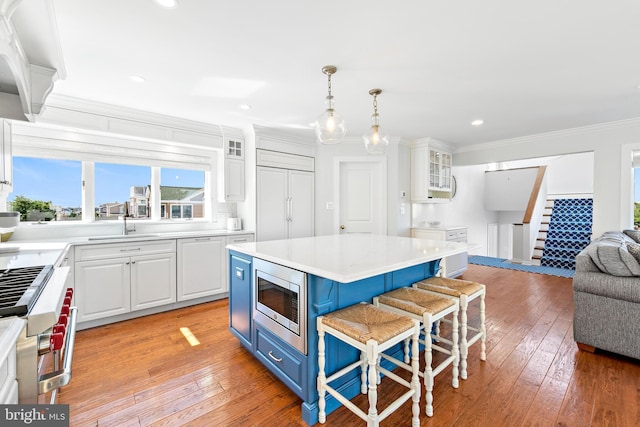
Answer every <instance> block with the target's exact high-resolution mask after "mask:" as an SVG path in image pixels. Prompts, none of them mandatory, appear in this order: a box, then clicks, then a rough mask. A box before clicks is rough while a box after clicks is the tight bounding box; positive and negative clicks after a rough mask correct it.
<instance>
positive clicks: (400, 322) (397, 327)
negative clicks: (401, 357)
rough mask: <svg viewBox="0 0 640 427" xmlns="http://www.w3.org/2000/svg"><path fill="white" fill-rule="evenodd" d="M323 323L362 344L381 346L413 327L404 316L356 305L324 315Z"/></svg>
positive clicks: (411, 322)
mask: <svg viewBox="0 0 640 427" xmlns="http://www.w3.org/2000/svg"><path fill="white" fill-rule="evenodd" d="M323 322H324V324H325V325H326V326H329V327H331V328H333V329H335V330H337V331H340V332H342V333H343V334H345V335H347V336H349V337H351V338H353V339H354V340H356V341H359V342H361V343H363V344H366V342H367V341H369V340H375V341H377V342H378V344H382V343H383V342H385V341H388V340H389V339H391V338H393V337H395V336H397V335H399V334H401V333H402V332H405V331H407V330H409V329H411V328H413V327H414V326H415V325H414V323H413V321H412V320H411V319H410V318H408V317H406V316H400V315H398V314H395V313H391V312H388V311H385V310H381V309H379V308H378V307H375V306H373V305H370V304H356V305H352V306H350V307H347V308H343V309H342V310H338V311H334V312H332V313H329V314H326V315H325V316H324V320H323Z"/></svg>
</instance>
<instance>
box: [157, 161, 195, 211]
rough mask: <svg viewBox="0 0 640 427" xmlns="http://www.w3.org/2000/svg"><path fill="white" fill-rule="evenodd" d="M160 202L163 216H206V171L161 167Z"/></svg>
mask: <svg viewBox="0 0 640 427" xmlns="http://www.w3.org/2000/svg"><path fill="white" fill-rule="evenodd" d="M160 202H161V207H160V216H161V217H162V218H165V217H166V212H167V207H168V206H170V209H169V212H171V219H179V218H181V219H185V218H188V219H191V218H204V171H201V170H187V169H171V168H161V169H160Z"/></svg>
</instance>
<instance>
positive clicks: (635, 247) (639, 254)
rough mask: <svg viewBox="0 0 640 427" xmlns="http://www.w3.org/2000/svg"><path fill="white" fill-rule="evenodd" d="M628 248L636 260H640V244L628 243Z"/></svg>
mask: <svg viewBox="0 0 640 427" xmlns="http://www.w3.org/2000/svg"><path fill="white" fill-rule="evenodd" d="M627 250H628V251H629V253H630V254H631V255H633V257H634V258H635V259H636V261H638V262H640V244H638V243H627Z"/></svg>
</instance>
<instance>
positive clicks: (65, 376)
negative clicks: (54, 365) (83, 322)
mask: <svg viewBox="0 0 640 427" xmlns="http://www.w3.org/2000/svg"><path fill="white" fill-rule="evenodd" d="M77 315H78V307H71V309H70V311H69V328H68V329H67V337H66V340H65V341H66V343H65V348H64V359H63V362H62V369H60V370H58V371H54V372H49V373H47V374H44V375H41V376H40V378H39V380H38V394H45V393H48V392H50V391H51V390H54V389H58V388H60V387H64V386H66V385H67V384H69V381H71V363H72V362H73V346H74V344H75V338H76V318H77Z"/></svg>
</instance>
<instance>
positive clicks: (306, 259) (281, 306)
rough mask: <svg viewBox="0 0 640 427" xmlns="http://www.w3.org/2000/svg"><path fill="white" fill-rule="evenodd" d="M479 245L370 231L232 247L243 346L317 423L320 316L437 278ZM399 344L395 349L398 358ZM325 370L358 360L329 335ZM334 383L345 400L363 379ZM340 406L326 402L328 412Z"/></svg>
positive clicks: (232, 304) (232, 317) (236, 330)
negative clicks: (443, 263) (445, 264)
mask: <svg viewBox="0 0 640 427" xmlns="http://www.w3.org/2000/svg"><path fill="white" fill-rule="evenodd" d="M473 248H475V245H472V244H467V243H457V242H447V241H439V240H427V239H413V238H407V237H396V236H382V235H370V234H341V235H331V236H319V237H309V238H301V239H288V240H272V241H265V242H251V243H242V244H233V245H228V246H227V249H228V253H229V257H228V261H229V264H228V266H229V326H230V330H231V332H232V333H233V334H234V335H235V336H236V337H238V339H239V340H240V342H241V343H242V345H243V346H244V347H245V348H246V349H247V350H248V351H250V352H251V353H252V354H253V355H254V356H255V357H256V358H257V359H258V360H259V361H260V362H262V363H263V364H264V365H265V366H266V367H267V368H268V369H269V370H270V371H271V372H273V373H274V374H275V375H276V376H277V377H278V378H279V379H280V380H281V381H283V382H284V383H285V384H286V385H287V386H288V387H289V388H290V389H291V390H292V391H293V392H295V393H296V394H297V395H298V396H299V397H300V398H301V399H302V400H303V404H302V418H303V419H304V421H305V422H306V423H307V424H309V425H313V424H315V423H316V422H317V421H318V406H317V403H318V393H317V390H316V376H317V371H318V367H317V359H318V355H317V352H318V349H317V341H318V334H317V330H316V318H317V317H318V316H320V315H323V314H326V313H329V312H331V311H334V310H338V309H340V308H344V307H347V306H350V305H353V304H357V303H359V302H361V301H366V302H372V300H373V297H374V296H376V295H380V294H382V293H384V292H388V291H391V290H393V289H397V288H400V287H404V286H410V285H411V284H412V283H414V282H416V281H419V280H422V279H425V278H427V277H431V276H433V275H435V273H436V272H437V270H438V265H439V260H440V259H441V258H443V257H446V256H449V255H455V254H459V253H463V252H467V251H468V250H469V249H473ZM401 351H402V349H401V348H400V346H399V345H398V346H397V347H396V348H392V349H390V350H389V352H390V353H394V354H396V356H399V355H400V354H401ZM326 357H327V361H326V362H327V363H326V371H327V373H333V372H335V371H337V370H338V369H340V368H342V367H344V366H346V365H348V364H350V363H352V362H353V361H355V360H357V359H358V358H359V354H358V353H357V351H356V350H355V349H354V348H352V347H351V346H348V345H345V344H344V343H342V342H340V341H338V340H335V339H334V338H333V337H328V339H327V345H326ZM338 381H339V382H340V384H335V383H334V386H336V387H337V388H339V389H340V391H341V392H342V393H343V394H345V395H346V396H349V397H353V396H355V395H356V394H357V393H359V390H360V383H359V376H358V375H357V372H355V371H354V372H353V376H351V377H348V376H346V377H343V378H340V379H339V380H338ZM338 406H339V403H338V402H337V401H335V399H332V398H328V399H327V408H326V409H327V413H330V412H331V411H333V410H335V409H336V408H337V407H338Z"/></svg>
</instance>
